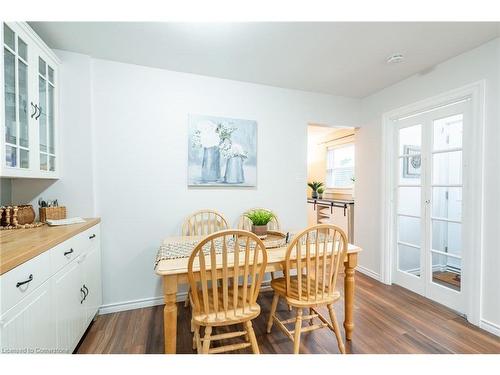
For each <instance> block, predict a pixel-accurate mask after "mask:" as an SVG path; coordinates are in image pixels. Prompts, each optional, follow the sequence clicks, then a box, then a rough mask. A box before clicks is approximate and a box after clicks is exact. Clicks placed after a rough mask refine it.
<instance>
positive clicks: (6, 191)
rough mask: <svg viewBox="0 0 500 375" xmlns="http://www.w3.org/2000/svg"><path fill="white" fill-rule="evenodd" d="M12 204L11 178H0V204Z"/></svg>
mask: <svg viewBox="0 0 500 375" xmlns="http://www.w3.org/2000/svg"><path fill="white" fill-rule="evenodd" d="M10 204H12V179H10V178H0V206H7V205H10Z"/></svg>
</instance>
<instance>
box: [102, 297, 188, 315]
mask: <svg viewBox="0 0 500 375" xmlns="http://www.w3.org/2000/svg"><path fill="white" fill-rule="evenodd" d="M186 295H187V292H182V293H177V302H181V301H184V300H185V299H186ZM163 303H164V302H163V296H160V297H150V298H143V299H136V300H133V301H125V302H117V303H110V304H108V305H103V306H101V307H100V308H99V315H104V314H111V313H115V312H120V311H127V310H135V309H142V308H143V307H151V306H158V305H163Z"/></svg>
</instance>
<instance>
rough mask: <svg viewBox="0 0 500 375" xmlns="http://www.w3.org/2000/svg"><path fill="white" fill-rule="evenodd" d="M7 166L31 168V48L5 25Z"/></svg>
mask: <svg viewBox="0 0 500 375" xmlns="http://www.w3.org/2000/svg"><path fill="white" fill-rule="evenodd" d="M3 47H4V48H3V50H4V72H3V73H4V113H5V165H6V166H7V167H14V168H24V169H28V168H30V142H29V135H30V134H29V117H28V116H30V105H29V100H28V82H29V79H28V69H29V65H28V45H27V44H26V43H25V41H24V40H23V39H22V38H21V37H20V36H18V35H17V34H16V33H15V32H14V31H13V30H12V29H11V28H10V27H9V26H8V25H6V24H3Z"/></svg>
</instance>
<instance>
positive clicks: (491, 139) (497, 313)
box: [355, 39, 500, 327]
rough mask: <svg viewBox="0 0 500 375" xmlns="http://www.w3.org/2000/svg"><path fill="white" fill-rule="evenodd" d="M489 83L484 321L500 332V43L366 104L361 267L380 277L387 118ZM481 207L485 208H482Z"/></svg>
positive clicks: (360, 147)
mask: <svg viewBox="0 0 500 375" xmlns="http://www.w3.org/2000/svg"><path fill="white" fill-rule="evenodd" d="M479 80H485V82H486V102H485V122H486V123H485V143H484V148H485V150H484V151H485V174H484V202H485V205H484V220H483V229H484V253H483V288H484V289H483V305H482V315H481V317H482V319H483V320H485V321H488V322H491V323H493V324H496V325H497V326H498V327H500V298H499V297H498V296H499V294H498V286H499V285H500V272H498V270H499V269H500V251H499V244H500V200H499V199H498V192H499V191H500V173H499V172H500V158H499V157H498V145H499V144H500V126H499V120H500V105H499V103H500V96H499V88H500V84H499V83H500V39H496V40H494V41H491V42H489V43H487V44H484V45H483V46H481V47H478V48H476V49H474V50H471V51H469V52H466V53H464V54H462V55H460V56H457V57H455V58H453V59H450V60H448V61H446V62H444V63H442V64H439V65H437V66H436V67H434V68H433V69H431V70H428V71H426V72H424V73H422V74H418V75H415V76H412V77H410V78H408V79H406V80H404V81H402V82H399V83H398V84H396V85H393V86H391V87H389V88H386V89H384V90H382V91H380V92H378V93H376V94H374V95H371V96H369V97H366V98H364V99H363V100H362V102H361V104H362V123H361V128H360V129H359V131H358V133H357V138H356V217H355V228H356V243H357V244H358V245H360V246H362V247H363V248H364V254H363V256H362V257H361V258H360V264H361V265H362V266H363V267H365V268H368V269H370V270H372V271H373V272H375V273H377V274H380V262H381V259H380V254H381V249H380V240H381V238H380V236H381V233H382V227H381V223H380V220H379V219H380V210H381V206H380V198H381V183H380V170H381V158H382V155H381V141H382V132H381V129H382V127H381V120H382V114H383V113H385V112H387V111H390V110H393V109H395V108H399V107H402V106H405V105H408V104H411V103H414V102H417V101H419V100H422V99H426V98H428V97H432V96H434V95H438V94H440V93H443V92H446V91H449V90H452V89H456V88H459V87H461V86H465V85H467V84H470V83H473V82H477V81H479ZM478 203H479V202H478Z"/></svg>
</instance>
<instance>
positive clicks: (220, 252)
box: [188, 230, 267, 354]
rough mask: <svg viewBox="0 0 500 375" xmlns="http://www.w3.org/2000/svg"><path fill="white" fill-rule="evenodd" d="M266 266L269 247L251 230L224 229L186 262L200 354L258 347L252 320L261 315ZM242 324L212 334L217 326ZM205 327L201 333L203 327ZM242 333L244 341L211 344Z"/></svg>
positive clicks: (197, 247)
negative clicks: (260, 294) (260, 290)
mask: <svg viewBox="0 0 500 375" xmlns="http://www.w3.org/2000/svg"><path fill="white" fill-rule="evenodd" d="M266 265H267V252H266V247H265V246H264V244H263V243H262V241H261V240H260V239H259V238H258V237H257V236H256V235H255V234H253V233H250V232H247V231H242V230H224V231H220V232H217V233H214V234H212V235H210V236H208V237H206V238H205V239H204V240H202V241H201V242H200V243H199V244H198V245H197V246H196V247H195V248H194V250H193V252H192V253H191V256H190V257H189V261H188V280H189V285H190V287H191V290H190V298H191V301H192V307H193V313H192V325H193V328H194V337H193V348H196V349H197V350H198V353H204V354H208V353H222V352H227V351H233V350H239V349H243V348H247V347H250V346H251V348H252V351H253V353H255V354H258V353H259V346H258V344H257V339H256V337H255V332H254V330H253V328H252V319H254V318H256V317H257V316H258V315H259V314H260V306H259V305H258V304H257V296H258V295H259V289H260V285H261V283H262V279H263V277H264V271H265V269H266ZM235 324H243V330H240V331H236V332H228V333H221V334H216V335H212V329H213V327H221V326H232V325H235ZM201 327H204V328H205V331H204V336H203V338H202V337H201V335H200V328H201ZM241 336H244V339H245V340H244V342H241V343H237V344H229V345H224V346H218V347H214V348H212V349H210V343H211V342H212V341H215V340H224V339H233V338H236V337H241Z"/></svg>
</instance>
